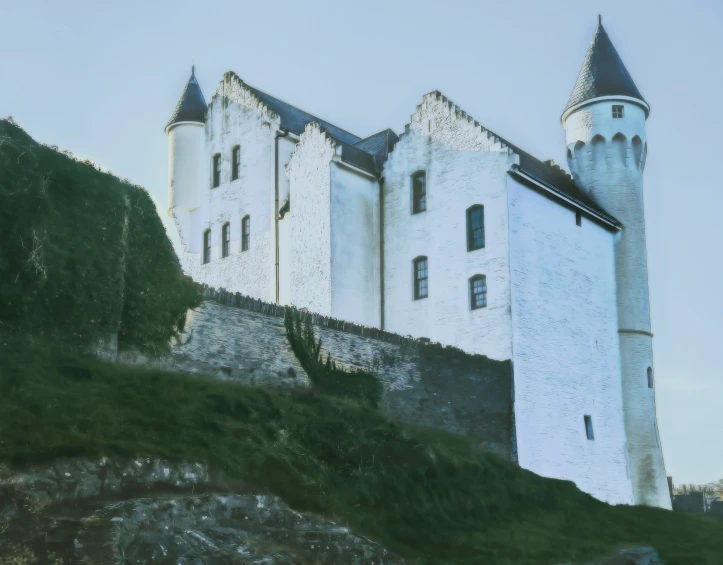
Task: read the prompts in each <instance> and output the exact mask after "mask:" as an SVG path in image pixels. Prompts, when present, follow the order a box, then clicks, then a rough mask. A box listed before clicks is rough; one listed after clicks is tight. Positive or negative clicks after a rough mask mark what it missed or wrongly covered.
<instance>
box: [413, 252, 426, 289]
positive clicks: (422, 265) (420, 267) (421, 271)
mask: <svg viewBox="0 0 723 565" xmlns="http://www.w3.org/2000/svg"><path fill="white" fill-rule="evenodd" d="M428 293H429V285H428V268H427V258H426V257H417V258H416V259H415V260H414V300H419V299H420V298H427V296H428Z"/></svg>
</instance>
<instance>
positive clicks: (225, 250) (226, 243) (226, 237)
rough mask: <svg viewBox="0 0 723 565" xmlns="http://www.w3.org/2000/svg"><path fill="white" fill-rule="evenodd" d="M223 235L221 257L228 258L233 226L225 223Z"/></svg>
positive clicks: (222, 230)
mask: <svg viewBox="0 0 723 565" xmlns="http://www.w3.org/2000/svg"><path fill="white" fill-rule="evenodd" d="M221 235H222V240H221V241H222V243H221V257H228V254H229V250H230V249H231V224H229V223H225V224H224V225H223V228H222V229H221Z"/></svg>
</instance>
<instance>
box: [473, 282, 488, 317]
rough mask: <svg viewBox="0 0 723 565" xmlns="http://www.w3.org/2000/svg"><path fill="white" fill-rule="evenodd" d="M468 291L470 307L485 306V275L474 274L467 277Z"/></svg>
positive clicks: (474, 308)
mask: <svg viewBox="0 0 723 565" xmlns="http://www.w3.org/2000/svg"><path fill="white" fill-rule="evenodd" d="M469 291H470V297H471V304H470V306H471V308H472V310H476V309H477V308H484V307H485V306H487V277H486V276H484V275H475V276H474V277H472V278H471V279H469Z"/></svg>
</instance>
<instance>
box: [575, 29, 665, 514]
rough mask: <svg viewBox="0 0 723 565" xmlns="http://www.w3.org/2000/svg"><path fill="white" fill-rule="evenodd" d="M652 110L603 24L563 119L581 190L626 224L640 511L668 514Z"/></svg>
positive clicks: (622, 269) (624, 354)
mask: <svg viewBox="0 0 723 565" xmlns="http://www.w3.org/2000/svg"><path fill="white" fill-rule="evenodd" d="M649 112H650V107H649V106H648V104H647V103H646V102H645V100H644V99H643V97H642V95H641V94H640V92H639V91H638V89H637V87H636V86H635V83H634V82H633V79H632V77H631V76H630V74H629V73H628V71H627V69H626V68H625V65H623V62H622V60H621V59H620V56H619V55H618V53H617V51H616V50H615V47H614V46H613V44H612V42H611V41H610V38H609V37H608V35H607V33H606V32H605V29H604V28H603V26H602V21H600V22H599V24H598V26H597V29H596V30H595V34H594V36H593V39H592V42H591V44H590V47H589V49H588V51H587V55H586V56H585V61H584V63H583V66H582V69H581V70H580V74H579V76H578V78H577V82H576V83H575V87H574V88H573V91H572V95H571V96H570V100H569V101H568V103H567V106H566V107H565V110H564V112H563V114H562V119H561V121H562V125H563V127H564V128H565V133H566V145H567V158H568V165H569V167H570V172H571V173H572V175H573V178H574V179H575V183H576V184H577V186H578V187H579V188H580V189H581V190H582V191H583V192H584V193H586V194H587V195H588V196H589V197H590V198H592V199H593V200H594V201H595V202H597V203H598V204H599V205H600V206H601V207H602V208H603V209H604V210H606V211H607V212H608V213H610V214H612V215H613V216H614V217H615V218H617V219H618V220H619V221H620V222H621V223H622V224H623V229H622V230H621V232H620V233H618V234H616V235H615V270H616V282H617V310H618V328H619V329H618V334H619V343H620V366H621V367H620V368H621V379H622V394H623V417H624V423H625V431H626V436H627V445H626V449H627V455H628V468H629V472H630V479H631V482H632V486H633V500H634V502H635V504H645V505H649V506H659V507H662V508H668V509H669V508H671V500H670V493H669V490H668V483H667V478H666V474H665V466H664V464H663V453H662V449H661V446H660V437H659V434H658V424H657V417H656V411H655V388H654V386H655V384H654V383H655V381H654V365H653V334H652V330H651V325H650V303H649V298H648V268H647V248H646V243H645V213H644V208H643V169H644V168H645V157H646V153H647V138H646V134H645V121H646V119H647V117H648V114H649Z"/></svg>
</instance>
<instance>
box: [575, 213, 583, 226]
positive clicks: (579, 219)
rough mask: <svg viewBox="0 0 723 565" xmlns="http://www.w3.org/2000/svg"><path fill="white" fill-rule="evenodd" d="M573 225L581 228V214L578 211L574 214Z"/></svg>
mask: <svg viewBox="0 0 723 565" xmlns="http://www.w3.org/2000/svg"><path fill="white" fill-rule="evenodd" d="M575 223H576V224H577V225H578V226H581V225H582V212H580V210H577V211H576V212H575Z"/></svg>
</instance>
